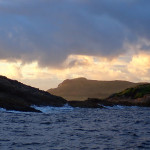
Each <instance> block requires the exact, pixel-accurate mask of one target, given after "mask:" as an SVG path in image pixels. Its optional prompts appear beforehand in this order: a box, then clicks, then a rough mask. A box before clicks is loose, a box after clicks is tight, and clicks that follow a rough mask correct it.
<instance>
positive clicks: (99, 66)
mask: <svg viewBox="0 0 150 150" xmlns="http://www.w3.org/2000/svg"><path fill="white" fill-rule="evenodd" d="M63 66H64V68H62V69H54V68H48V67H45V68H40V67H39V66H38V62H36V61H35V62H32V63H30V64H22V63H21V62H19V61H18V62H15V63H11V62H8V61H5V60H3V61H0V68H1V69H0V74H1V75H5V76H7V77H9V78H12V79H17V80H19V81H22V82H23V83H26V84H30V85H32V86H36V87H39V88H41V89H44V90H47V89H48V88H51V87H56V86H57V85H58V83H60V82H62V81H63V80H65V79H67V78H77V77H86V78H88V79H93V80H129V81H134V82H139V81H142V82H149V81H150V55H149V54H148V53H140V54H137V55H133V56H130V57H129V56H128V55H124V56H120V57H118V58H116V59H112V60H109V59H106V58H103V57H93V56H85V55H70V56H69V57H68V59H67V60H66V61H65V62H64V64H63Z"/></svg>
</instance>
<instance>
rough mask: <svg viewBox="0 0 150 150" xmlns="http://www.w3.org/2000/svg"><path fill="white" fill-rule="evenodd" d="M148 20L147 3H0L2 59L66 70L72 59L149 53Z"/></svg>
mask: <svg viewBox="0 0 150 150" xmlns="http://www.w3.org/2000/svg"><path fill="white" fill-rule="evenodd" d="M149 18H150V2H149V1H148V0H143V1H141V0H122V1H120V0H102V1H99V0H92V1H91V0H61V1H60V0H50V1H49V0H36V2H35V1H34V0H13V1H10V0H5V1H2V0H0V59H7V60H11V61H14V60H18V59H19V60H21V61H22V62H23V63H30V62H33V61H37V62H38V63H39V65H40V66H44V67H46V66H51V67H62V64H63V62H65V60H66V59H67V58H68V57H69V56H70V55H88V56H103V57H108V58H112V57H117V56H119V55H121V54H124V53H126V52H127V51H128V50H131V47H132V48H133V47H134V50H135V51H139V50H144V51H150V19H149ZM137 45H138V47H137ZM80 62H81V60H80ZM80 62H79V63H77V62H76V61H75V60H74V62H73V61H72V63H70V65H71V66H72V65H74V64H80Z"/></svg>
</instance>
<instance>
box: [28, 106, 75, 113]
mask: <svg viewBox="0 0 150 150" xmlns="http://www.w3.org/2000/svg"><path fill="white" fill-rule="evenodd" d="M31 107H32V108H34V109H36V110H40V111H41V112H43V113H53V112H66V111H72V110H73V107H71V106H69V105H64V106H63V107H52V106H36V105H33V106H31Z"/></svg>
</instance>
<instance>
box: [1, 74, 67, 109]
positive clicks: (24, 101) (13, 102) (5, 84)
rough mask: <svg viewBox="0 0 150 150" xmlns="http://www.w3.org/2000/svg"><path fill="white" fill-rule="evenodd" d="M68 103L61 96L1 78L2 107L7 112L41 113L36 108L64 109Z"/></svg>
mask: <svg viewBox="0 0 150 150" xmlns="http://www.w3.org/2000/svg"><path fill="white" fill-rule="evenodd" d="M66 103H67V101H66V100H65V99H63V98H61V97H59V96H54V95H52V94H50V93H48V92H45V91H42V90H39V89H37V88H33V87H31V86H27V85H25V84H22V83H20V82H18V81H16V80H11V79H8V78H7V77H4V76H0V107H1V108H5V109H6V110H16V111H25V112H28V111H29V112H39V111H38V110H36V109H34V108H32V107H31V106H32V105H36V106H54V107H62V106H64V104H66Z"/></svg>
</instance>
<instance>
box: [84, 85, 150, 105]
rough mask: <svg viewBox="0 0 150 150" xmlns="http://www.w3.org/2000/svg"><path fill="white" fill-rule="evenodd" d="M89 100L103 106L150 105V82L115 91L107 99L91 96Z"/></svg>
mask: <svg viewBox="0 0 150 150" xmlns="http://www.w3.org/2000/svg"><path fill="white" fill-rule="evenodd" d="M86 101H87V102H89V103H90V102H95V105H96V104H97V105H102V106H114V105H122V106H140V107H150V84H142V85H138V86H136V87H133V88H127V89H126V90H123V91H122V92H119V93H115V94H113V95H111V96H110V97H108V98H106V99H95V98H89V99H88V100H86Z"/></svg>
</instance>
